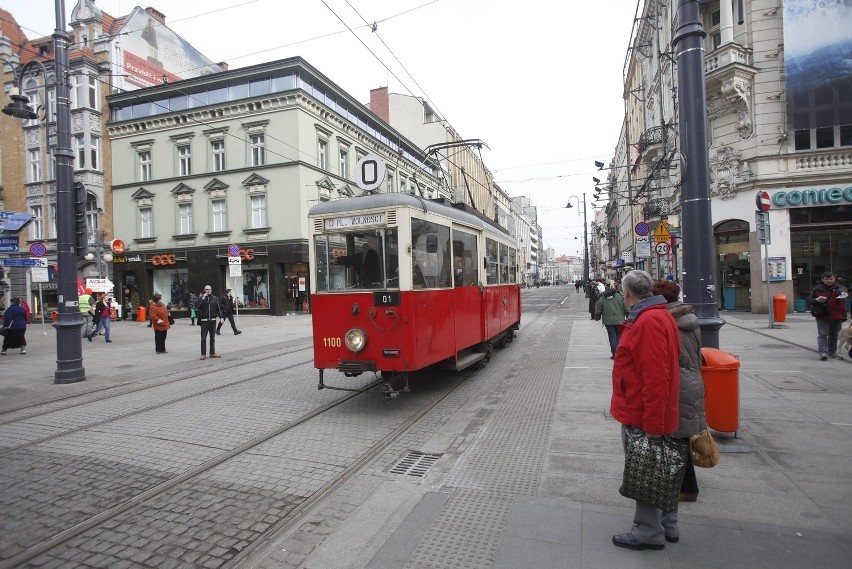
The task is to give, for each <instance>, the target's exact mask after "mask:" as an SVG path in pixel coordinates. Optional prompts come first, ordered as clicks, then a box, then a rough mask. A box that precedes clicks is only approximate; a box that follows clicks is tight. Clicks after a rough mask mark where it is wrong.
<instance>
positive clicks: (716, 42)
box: [705, 0, 729, 51]
mask: <svg viewBox="0 0 852 569" xmlns="http://www.w3.org/2000/svg"><path fill="white" fill-rule="evenodd" d="M728 1H729V0H728ZM705 17H707V24H706V26H705V28H706V29H707V37H708V39H709V41H710V49H711V51H712V50H716V49H719V46H720V45H722V31H721V29H720V26H721V24H722V13H721V12H720V11H719V10H713V11H712V12H710V14H709V15H708V16H705Z"/></svg>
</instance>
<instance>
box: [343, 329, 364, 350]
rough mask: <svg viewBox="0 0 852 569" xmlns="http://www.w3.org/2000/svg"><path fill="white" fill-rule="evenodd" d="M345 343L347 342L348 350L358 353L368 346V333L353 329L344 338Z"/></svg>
mask: <svg viewBox="0 0 852 569" xmlns="http://www.w3.org/2000/svg"><path fill="white" fill-rule="evenodd" d="M343 341H344V342H346V347H347V348H349V349H350V350H351V351H353V352H355V353H358V352H360V351H361V350H363V349H364V346H366V345H367V333H366V332H364V331H363V330H361V329H360V328H352V329H351V330H349V331H348V332H347V333H346V336H344V337H343Z"/></svg>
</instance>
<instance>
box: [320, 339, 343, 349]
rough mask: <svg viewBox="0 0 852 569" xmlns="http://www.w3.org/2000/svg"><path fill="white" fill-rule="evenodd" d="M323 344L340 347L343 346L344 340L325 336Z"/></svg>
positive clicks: (329, 346) (328, 346) (327, 346)
mask: <svg viewBox="0 0 852 569" xmlns="http://www.w3.org/2000/svg"><path fill="white" fill-rule="evenodd" d="M322 345H323V346H325V347H326V348H340V347H342V346H343V340H341V339H340V338H323V339H322Z"/></svg>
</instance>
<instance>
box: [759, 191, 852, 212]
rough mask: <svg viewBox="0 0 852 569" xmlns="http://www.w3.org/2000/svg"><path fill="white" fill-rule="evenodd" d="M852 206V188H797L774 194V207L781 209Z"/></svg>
mask: <svg viewBox="0 0 852 569" xmlns="http://www.w3.org/2000/svg"><path fill="white" fill-rule="evenodd" d="M837 204H852V186H846V187H845V188H840V187H837V186H834V187H831V186H826V187H822V188H795V189H791V190H784V191H781V192H775V193H773V194H772V206H773V207H780V208H791V207H819V206H829V205H837Z"/></svg>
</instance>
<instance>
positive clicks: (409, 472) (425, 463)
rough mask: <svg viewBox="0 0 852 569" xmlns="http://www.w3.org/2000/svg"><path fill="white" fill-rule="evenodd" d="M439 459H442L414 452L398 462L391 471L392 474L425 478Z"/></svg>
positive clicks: (437, 456) (439, 456)
mask: <svg viewBox="0 0 852 569" xmlns="http://www.w3.org/2000/svg"><path fill="white" fill-rule="evenodd" d="M439 458H441V455H439V454H423V453H422V452H415V451H412V452H409V453H408V454H407V455H405V456H404V457H403V458H402V460H400V461H399V462H397V463H396V465H394V467H393V468H391V470H390V471H391V474H404V475H406V476H416V477H418V478H423V477H424V476H426V474H427V473H428V472H429V470H430V469H431V468H432V466H434V464H435V463H436V462H438V459H439Z"/></svg>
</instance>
